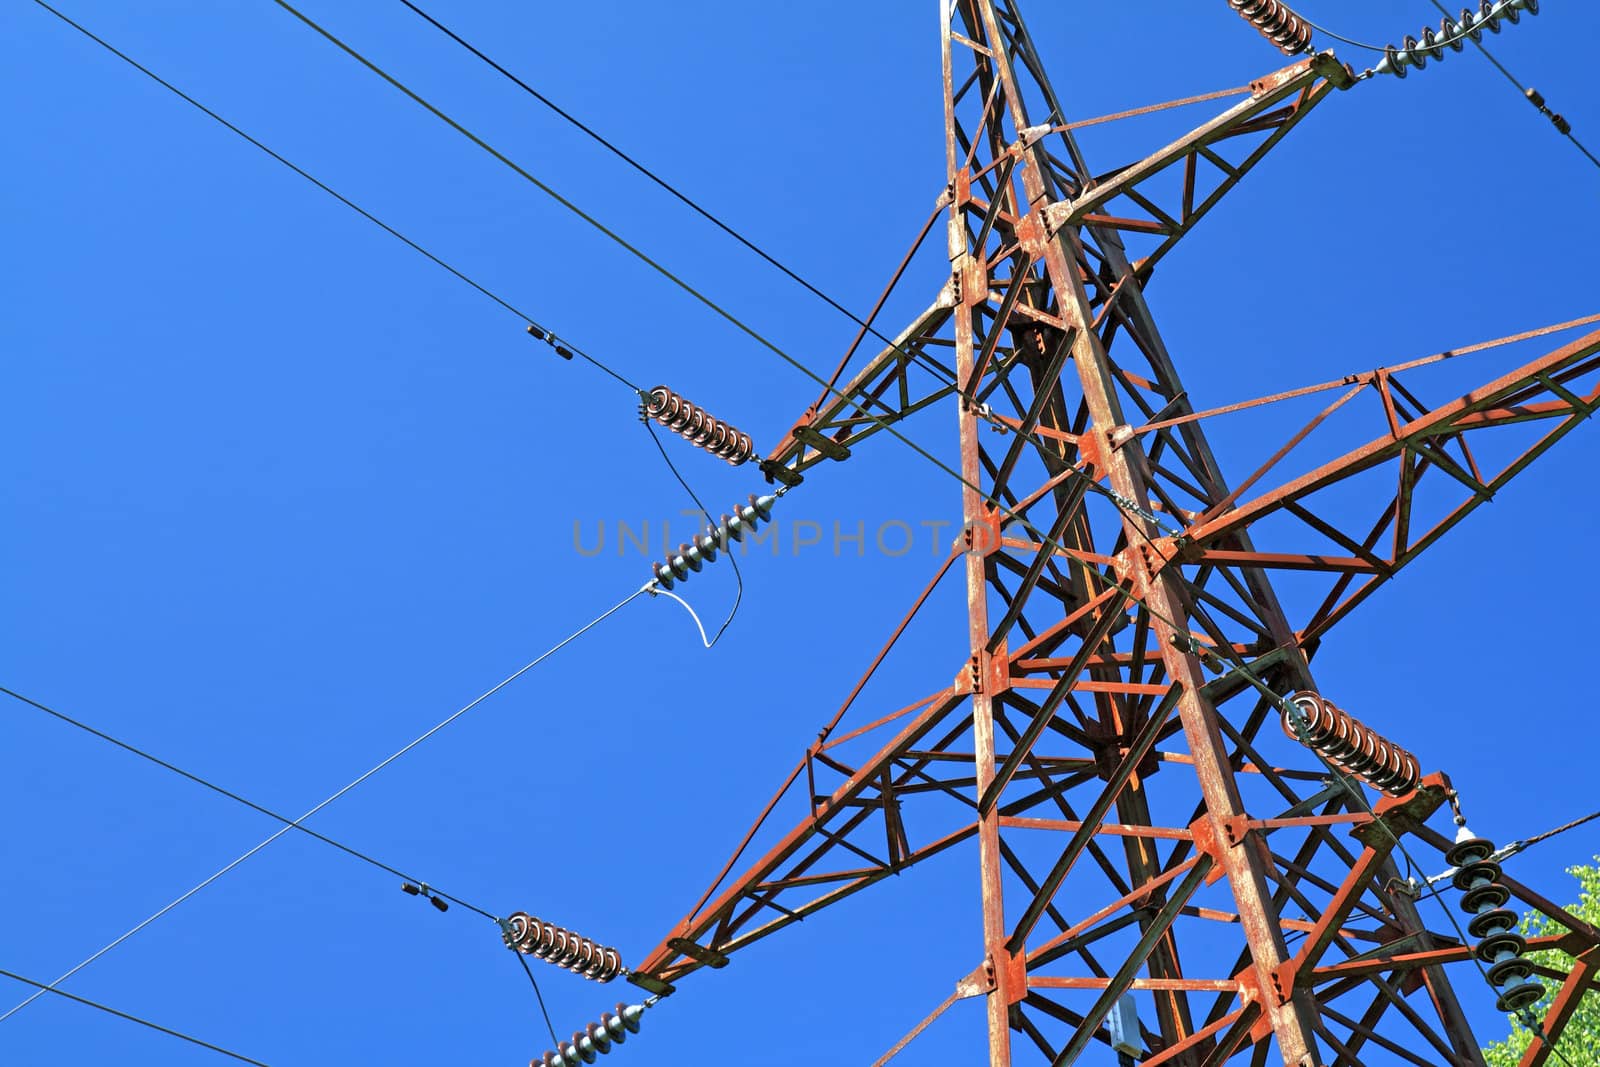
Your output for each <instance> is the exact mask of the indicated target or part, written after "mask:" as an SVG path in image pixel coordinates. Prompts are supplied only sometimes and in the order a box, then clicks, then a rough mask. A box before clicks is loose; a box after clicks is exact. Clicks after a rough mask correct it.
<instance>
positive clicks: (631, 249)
mask: <svg viewBox="0 0 1600 1067" xmlns="http://www.w3.org/2000/svg"><path fill="white" fill-rule="evenodd" d="M273 3H275V4H277V5H278V6H279V7H281V8H283V9H284V10H285V11H287V12H289V13H290V14H291V15H293V16H294V17H295V18H297V19H299V20H300V21H301V22H302V23H304V24H305V25H306V26H307V27H309V28H310V29H312V30H313V31H315V32H316V33H317V34H318V35H320V36H321V37H322V38H324V39H325V40H327V41H328V42H329V43H331V44H333V45H334V46H335V47H336V48H338V49H339V50H340V51H342V52H344V53H345V54H346V55H348V56H350V57H351V58H352V59H354V60H355V61H356V62H358V63H360V64H361V65H362V66H364V67H366V68H367V69H368V70H370V71H372V72H373V73H374V74H376V75H377V76H378V77H380V78H382V79H383V80H384V81H386V82H388V83H389V84H390V85H392V86H393V87H394V88H396V89H398V90H399V91H400V92H401V93H403V94H404V95H405V96H407V97H409V98H410V99H411V100H413V101H414V102H415V103H417V104H418V105H419V106H421V107H422V108H423V109H424V110H426V111H428V112H429V113H430V114H432V115H434V116H435V117H436V118H438V119H439V120H440V121H441V122H443V123H445V124H446V125H447V126H449V127H450V128H451V129H453V130H455V131H456V132H457V133H459V134H461V136H463V137H465V138H466V139H467V140H469V141H471V142H472V143H473V144H474V145H477V146H478V147H479V148H481V149H482V150H483V151H484V152H486V153H488V154H489V155H490V156H492V157H493V158H494V159H496V160H498V161H499V162H500V163H502V164H504V165H505V166H506V167H507V168H509V169H510V170H511V171H512V172H513V173H515V174H517V175H518V176H519V177H521V178H523V179H524V180H526V181H527V182H529V183H530V184H532V185H533V186H534V187H535V188H537V189H538V190H540V191H541V192H543V193H544V194H545V195H547V196H549V197H550V198H551V199H552V200H555V201H556V202H557V203H558V204H560V205H561V206H562V207H564V208H566V209H567V210H568V211H570V212H572V213H573V214H575V215H577V216H578V217H579V218H580V219H582V220H583V221H584V222H586V223H588V224H589V225H590V226H592V227H594V228H595V229H596V230H598V231H599V232H600V233H602V234H604V235H605V236H606V237H608V238H610V239H611V240H612V241H613V242H615V243H616V244H617V245H619V246H620V247H621V248H622V249H624V250H625V251H627V252H628V253H630V254H631V255H633V256H634V257H635V258H637V259H638V260H639V261H640V262H642V263H644V264H645V265H646V266H648V267H650V268H651V269H652V270H654V271H655V272H656V273H658V274H660V275H661V276H662V277H663V278H665V279H666V280H667V281H669V282H671V283H672V284H673V285H675V286H677V287H678V288H679V289H682V290H683V291H684V292H685V293H687V294H688V295H690V296H692V297H694V299H696V300H697V301H699V302H700V303H701V304H703V305H705V306H706V307H707V308H709V309H710V310H711V311H712V312H714V313H715V314H716V315H717V316H718V317H719V318H722V319H723V320H724V321H726V322H728V323H729V324H730V325H732V326H734V327H735V328H737V329H738V330H739V331H740V332H741V333H743V334H745V335H746V336H747V337H749V338H751V339H752V340H754V341H755V342H756V343H757V344H759V345H760V346H761V347H762V348H765V349H767V350H768V351H769V352H771V353H772V354H773V355H775V356H777V357H778V358H779V359H781V360H783V361H784V362H785V363H787V364H789V365H790V366H791V367H793V368H794V369H795V370H797V371H799V372H800V373H801V374H804V375H805V376H806V377H807V378H810V379H811V380H812V381H814V382H816V383H817V384H818V385H820V386H822V387H823V389H825V390H826V391H827V392H829V393H832V394H834V395H835V396H837V397H839V398H840V399H842V400H844V401H845V402H846V403H848V404H851V405H852V406H854V407H855V409H856V410H857V411H858V412H860V413H861V415H862V416H863V417H864V418H866V419H868V420H869V421H871V422H873V423H876V424H877V425H878V426H879V428H881V429H883V430H884V431H885V432H887V433H888V434H889V435H890V436H892V437H894V438H895V439H896V440H898V441H900V442H901V443H902V444H904V445H905V446H906V447H907V448H909V449H911V450H912V451H913V452H915V453H916V454H917V455H919V456H921V457H922V458H923V459H925V460H927V461H928V462H929V463H932V464H933V465H934V466H935V467H938V468H939V469H940V470H941V471H943V472H944V473H945V474H947V475H949V476H951V477H952V478H955V479H956V480H957V481H959V482H960V483H961V484H962V485H965V486H966V487H967V488H969V489H971V490H973V491H974V492H977V493H982V492H983V490H981V489H980V488H978V487H977V486H975V485H973V484H972V483H971V482H969V481H967V479H966V478H965V477H964V476H963V475H962V474H961V472H960V471H958V470H956V469H955V468H954V467H952V466H950V465H949V464H948V463H946V462H944V461H943V460H941V459H940V458H939V457H937V456H935V455H934V454H933V453H932V452H929V451H928V450H927V449H926V448H923V447H922V446H921V445H919V444H917V442H915V441H913V440H912V439H911V438H910V437H907V436H906V435H905V434H903V433H901V432H900V431H899V430H897V429H895V428H894V426H893V425H891V424H890V423H889V422H888V421H887V420H885V419H884V418H882V417H881V416H879V415H876V414H874V413H873V412H871V411H870V410H868V409H867V407H866V406H865V404H864V403H863V402H862V400H859V399H856V398H852V397H850V396H847V395H846V394H845V393H844V392H842V391H841V390H839V389H838V388H837V387H835V386H834V385H833V384H832V383H831V382H829V381H827V380H826V379H825V378H823V377H822V376H821V375H820V374H818V373H817V372H816V371H814V370H812V369H811V368H810V367H808V366H806V365H805V364H804V363H802V362H801V361H800V360H798V359H796V358H795V357H794V356H792V355H790V354H789V353H788V352H786V351H784V350H783V349H782V348H780V347H779V346H778V345H777V344H776V343H775V342H773V341H772V340H770V339H769V338H767V337H766V336H765V335H764V334H762V333H760V332H759V331H758V330H756V328H755V327H753V326H751V325H750V324H748V323H746V322H745V321H744V320H743V319H741V318H739V317H738V316H736V315H734V313H733V312H731V311H729V310H728V309H727V308H725V307H723V306H722V305H721V304H719V303H717V302H716V301H715V300H712V299H711V298H710V297H709V296H707V295H706V294H705V293H702V292H701V291H700V290H699V289H696V288H695V287H694V286H692V285H690V284H689V283H688V282H687V281H685V280H684V279H683V278H681V277H679V276H678V275H677V274H675V273H673V272H672V271H671V270H670V269H669V268H667V267H666V266H664V265H663V264H661V263H660V262H658V261H657V260H655V259H652V258H651V257H650V256H649V255H648V254H647V253H645V252H644V251H643V250H642V249H640V248H639V247H638V246H636V245H634V244H632V243H631V242H629V241H628V240H627V239H626V238H624V237H623V236H622V235H621V234H619V233H617V232H616V231H615V230H613V229H611V228H610V227H609V226H607V225H606V224H605V223H603V222H601V221H600V220H599V219H597V218H595V217H594V216H593V215H591V214H589V213H588V212H587V211H584V210H583V209H582V208H580V207H579V206H578V205H577V204H574V203H573V202H572V201H571V200H568V199H567V198H566V197H564V196H562V195H561V194H560V193H558V192H556V191H555V190H554V189H553V188H551V187H550V186H549V185H547V184H545V183H544V182H543V181H541V180H540V179H539V178H537V177H535V176H534V175H533V174H532V173H531V172H530V171H528V170H527V169H526V168H524V167H523V166H521V165H520V164H518V163H517V162H515V161H514V160H512V159H511V158H510V157H509V156H507V155H506V154H505V153H503V152H501V151H500V150H499V149H497V148H495V147H494V146H493V145H491V144H490V143H489V142H487V141H485V140H484V139H483V138H482V137H479V136H478V135H477V134H475V133H473V132H472V131H471V130H469V129H467V127H465V126H463V125H462V124H461V123H459V122H457V121H456V120H455V119H453V118H451V117H450V116H449V115H447V114H446V113H445V112H444V111H442V110H440V109H439V108H438V107H436V106H435V105H434V104H432V103H430V102H428V101H427V100H426V99H425V98H423V97H422V96H421V95H419V94H418V93H417V92H415V91H414V90H412V89H410V88H409V87H407V86H406V85H405V84H404V83H402V82H401V81H400V80H399V79H397V78H395V77H394V75H392V74H390V73H388V72H387V71H385V70H384V69H383V68H382V67H379V66H378V65H377V64H376V63H374V62H373V61H372V60H370V59H368V58H367V57H366V56H364V55H362V54H361V53H360V52H358V51H356V50H355V49H354V48H352V47H351V46H350V45H348V44H346V43H345V42H344V41H343V40H341V39H340V38H339V37H337V36H335V35H334V34H333V33H332V32H331V31H330V30H327V29H325V28H324V27H323V26H321V25H320V24H318V23H317V22H316V21H315V20H314V19H312V18H311V17H310V16H308V15H306V14H305V13H304V12H302V11H300V10H299V9H297V8H296V7H295V6H294V5H293V4H290V3H288V0H273ZM867 399H869V400H872V402H873V403H876V404H877V405H878V406H879V407H882V408H884V409H885V410H886V411H891V410H892V409H890V408H889V407H888V405H886V404H885V403H883V402H882V401H881V400H877V399H876V398H867ZM1007 429H1009V427H1007ZM1082 477H1083V478H1084V479H1085V480H1086V481H1087V483H1088V485H1089V486H1091V487H1092V488H1093V490H1094V491H1095V492H1098V493H1100V494H1101V495H1102V496H1105V497H1106V498H1107V499H1109V500H1111V501H1112V502H1114V503H1115V504H1117V506H1118V507H1120V508H1122V509H1123V510H1125V511H1128V510H1130V509H1136V510H1134V511H1133V512H1132V513H1134V514H1138V515H1139V516H1140V517H1141V518H1143V519H1145V521H1147V522H1152V523H1155V524H1156V525H1158V526H1159V525H1160V521H1159V520H1158V519H1156V518H1155V516H1153V515H1151V514H1150V513H1149V512H1148V511H1144V510H1143V509H1140V508H1139V506H1138V504H1137V503H1135V502H1132V501H1129V500H1127V499H1126V498H1125V497H1121V496H1119V495H1118V494H1117V493H1116V491H1115V490H1113V489H1110V488H1108V487H1106V486H1103V485H1101V484H1100V483H1099V482H1097V481H1095V480H1094V479H1093V478H1091V477H1089V476H1088V475H1087V474H1083V475H1082ZM998 509H999V510H1000V511H1001V512H1002V513H1004V514H1005V515H1006V516H1007V517H1009V518H1013V519H1016V520H1017V521H1019V522H1021V523H1022V524H1023V525H1024V526H1025V527H1027V528H1028V529H1029V531H1030V532H1031V533H1035V534H1038V536H1041V537H1042V536H1043V534H1041V533H1039V531H1037V530H1034V529H1033V528H1032V527H1031V526H1030V525H1029V524H1028V522H1027V520H1026V519H1024V518H1023V517H1022V516H1020V515H1017V514H1016V513H1015V512H1012V511H1011V510H1010V509H1008V508H1006V507H1005V506H1004V505H998ZM1167 532H1170V531H1167ZM1049 543H1051V544H1053V543H1054V542H1049Z"/></svg>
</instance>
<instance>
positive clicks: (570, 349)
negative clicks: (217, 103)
mask: <svg viewBox="0 0 1600 1067" xmlns="http://www.w3.org/2000/svg"><path fill="white" fill-rule="evenodd" d="M33 2H34V3H35V4H37V5H39V6H40V7H42V8H44V10H46V11H48V12H49V13H50V14H52V15H54V16H55V17H56V18H58V19H60V20H61V21H62V22H64V23H66V24H67V25H68V26H71V27H72V28H73V29H75V30H77V31H78V32H79V33H81V34H82V35H83V36H85V37H87V38H88V39H89V40H91V41H93V42H94V43H95V44H97V45H99V46H100V47H101V48H104V49H105V50H106V51H107V52H110V53H111V54H112V55H114V56H116V57H117V58H118V59H120V60H122V61H123V62H124V63H126V64H128V65H129V66H130V67H132V68H133V69H134V70H137V71H138V72H139V73H140V74H143V75H144V76H145V77H147V78H149V79H150V80H151V81H153V82H155V83H156V84H157V85H159V86H161V87H162V88H163V89H165V90H167V91H168V92H169V93H171V94H172V95H174V96H176V97H177V98H178V99H180V100H182V101H183V102H184V103H186V104H188V105H189V106H190V107H193V108H194V109H195V110H197V111H199V112H200V113H201V114H203V115H205V116H206V117H207V118H210V119H211V120H212V121H214V122H216V123H217V124H219V125H220V126H222V127H223V128H225V129H227V130H228V131H230V132H231V133H234V134H236V135H237V136H239V137H240V138H242V139H243V140H245V141H246V142H248V143H249V144H251V145H254V146H255V147H256V148H258V149H260V150H261V151H262V152H264V153H266V154H267V155H268V156H270V157H272V158H273V159H274V160H276V161H277V162H279V163H281V164H282V165H283V166H285V167H287V168H288V169H289V170H291V171H293V172H294V173H295V174H297V175H299V176H300V177H302V178H304V179H305V180H306V181H308V182H310V183H311V184H312V185H314V186H316V187H317V188H318V189H321V190H322V191H323V192H325V193H327V194H328V195H329V196H331V197H333V198H334V199H335V200H337V201H339V203H341V204H343V205H344V206H345V207H347V208H349V209H350V210H351V211H354V212H355V213H356V214H357V215H360V216H361V217H362V218H364V219H366V220H367V221H368V222H370V223H372V224H373V225H374V226H377V227H378V228H379V229H381V230H383V231H384V232H385V233H387V234H388V235H389V236H391V237H393V238H395V239H396V240H397V241H399V242H401V243H402V244H404V245H405V246H406V247H408V248H410V249H411V250H412V251H414V252H416V253H418V254H419V255H421V256H423V257H424V258H425V259H427V260H428V261H430V262H431V263H433V264H435V265H436V266H438V267H441V268H443V269H444V270H446V271H448V272H449V273H450V274H452V275H454V276H455V277H456V278H457V279H459V280H460V281H463V282H465V283H466V284H467V285H470V286H471V287H472V288H473V289H476V290H477V291H478V292H480V293H482V294H483V295H484V296H486V297H488V298H489V299H490V300H493V301H494V302H495V303H496V304H499V305H500V306H501V307H502V308H504V309H505V310H507V311H509V312H511V313H512V314H513V315H515V316H516V317H517V318H519V319H521V320H522V321H523V322H525V323H527V324H528V332H529V333H531V334H533V335H534V336H535V337H537V338H538V339H539V340H541V341H544V342H545V343H546V344H548V345H550V346H551V347H552V348H554V349H555V350H556V352H557V354H560V355H564V356H565V357H566V358H568V359H570V358H571V357H572V356H573V355H577V356H578V357H580V358H581V359H583V360H585V361H587V362H588V363H590V364H591V365H593V366H594V367H595V368H597V369H598V370H600V371H603V372H604V373H606V374H609V375H610V376H611V377H612V378H615V379H616V380H617V381H619V382H621V383H622V384H623V385H625V386H627V387H628V388H629V389H632V390H634V391H635V392H638V389H639V387H638V386H636V385H634V384H633V383H632V382H630V381H629V380H628V379H627V377H626V376H625V375H623V374H621V373H619V372H618V371H616V370H614V369H612V368H611V367H609V366H607V365H606V364H605V363H603V362H601V361H600V360H599V359H596V358H595V357H594V356H591V355H589V354H588V353H587V352H585V351H584V350H583V349H581V348H579V347H577V346H576V345H574V344H572V342H570V341H567V340H565V339H563V338H561V337H560V336H558V335H557V334H556V333H554V332H553V331H551V330H549V329H547V328H545V327H544V326H542V325H540V324H539V323H537V322H535V321H534V320H533V318H532V317H530V316H529V315H528V314H527V312H525V311H523V310H522V309H521V308H519V307H517V306H516V305H514V304H512V303H511V302H510V301H509V300H506V299H505V298H504V297H502V296H500V295H499V294H498V293H496V292H494V291H493V290H492V289H490V288H489V287H488V286H486V285H483V284H482V283H481V282H478V281H477V280H476V279H474V278H472V277H471V276H469V275H468V274H467V273H466V272H464V271H462V270H460V269H459V268H457V267H455V266H454V265H452V264H450V263H448V262H446V261H445V260H444V259H442V258H441V257H439V256H437V255H435V254H434V253H432V252H430V251H429V250H428V249H426V248H424V247H423V246H422V245H421V244H419V243H417V242H416V241H414V240H412V239H411V238H410V237H407V236H406V235H405V234H403V233H401V232H400V231H399V230H397V229H395V228H394V227H393V226H390V225H389V224H388V223H387V222H384V221H383V220H382V219H380V218H378V216H376V215H374V214H373V213H372V212H370V211H368V210H367V209H366V208H364V207H362V206H361V205H360V204H357V203H356V202H355V201H353V200H351V199H350V198H349V197H347V196H345V195H344V194H343V193H341V192H339V191H338V190H337V189H334V188H333V187H332V186H330V185H328V184H327V183H326V182H324V181H322V180H321V179H320V178H318V177H316V176H315V175H313V174H311V173H310V172H309V171H307V170H305V169H304V168H303V167H300V166H299V165H298V164H296V163H294V162H292V161H290V160H289V159H288V158H286V157H285V156H282V155H280V154H279V153H278V152H276V151H275V150H273V149H272V148H269V147H268V146H267V145H266V144H265V143H263V142H261V141H259V140H257V139H256V138H255V137H253V136H251V135H250V134H248V133H246V132H245V131H244V130H243V129H241V128H240V127H238V126H235V125H234V124H233V123H232V122H229V121H228V120H227V119H225V118H223V117H222V116H221V115H219V114H218V113H217V112H215V111H213V110H211V108H209V107H207V106H206V105H205V104H202V103H201V102H200V101H199V100H196V99H195V98H194V97H192V96H190V95H189V94H188V93H186V92H184V91H183V90H182V89H179V88H178V87H177V86H176V85H174V84H172V83H171V82H169V81H167V80H166V79H165V78H163V77H161V75H159V74H157V73H155V72H154V71H153V70H151V69H150V68H149V67H146V66H145V65H144V64H142V63H140V62H139V61H138V60H136V59H134V58H133V57H132V56H130V55H128V54H127V53H126V52H123V51H121V50H120V49H118V48H117V47H116V46H115V45H112V44H111V43H109V42H108V41H106V40H105V39H103V38H101V37H98V36H96V35H95V34H94V33H92V32H91V31H90V30H88V29H86V28H85V27H84V26H82V25H80V24H78V23H77V22H74V21H73V20H72V19H70V18H68V17H67V16H66V15H64V14H62V13H61V12H60V11H57V10H56V9H55V8H53V7H51V6H50V5H49V4H48V3H46V2H45V0H33Z"/></svg>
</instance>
